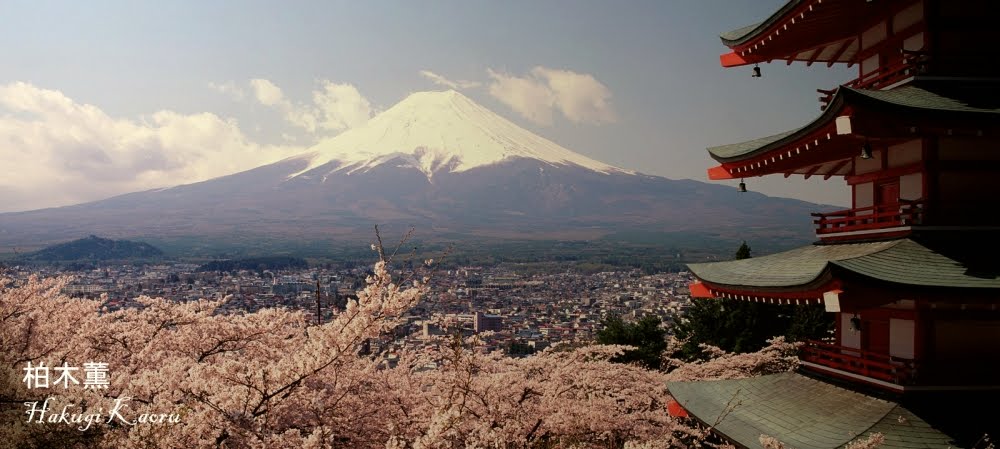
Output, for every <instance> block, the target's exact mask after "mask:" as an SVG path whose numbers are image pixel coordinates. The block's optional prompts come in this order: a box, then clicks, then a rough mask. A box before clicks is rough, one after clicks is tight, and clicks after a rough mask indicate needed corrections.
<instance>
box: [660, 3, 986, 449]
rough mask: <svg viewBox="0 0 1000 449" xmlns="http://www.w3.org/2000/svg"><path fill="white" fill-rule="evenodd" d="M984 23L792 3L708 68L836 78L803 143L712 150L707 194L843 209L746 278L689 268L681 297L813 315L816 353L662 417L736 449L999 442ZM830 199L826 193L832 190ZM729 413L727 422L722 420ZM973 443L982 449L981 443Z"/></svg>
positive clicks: (701, 386) (760, 260)
mask: <svg viewBox="0 0 1000 449" xmlns="http://www.w3.org/2000/svg"><path fill="white" fill-rule="evenodd" d="M991 8H992V6H991V4H990V3H989V2H986V1H963V0H949V1H944V0H790V1H788V3H787V4H785V5H784V6H782V7H781V8H780V9H779V10H778V11H776V12H774V13H773V14H771V15H770V16H769V17H767V18H766V19H765V20H764V21H763V22H761V23H759V24H756V25H751V26H748V27H744V28H740V29H738V30H734V31H732V32H729V33H725V34H723V35H722V36H721V37H722V41H723V43H724V44H725V45H726V46H727V47H729V49H730V51H729V52H728V53H726V54H723V55H722V56H721V63H722V65H723V66H724V67H747V66H751V68H750V70H748V74H747V75H748V76H747V78H748V82H749V80H750V79H751V77H760V76H766V73H762V72H761V70H760V66H759V64H765V63H770V62H778V61H784V62H786V63H787V64H792V63H793V62H795V61H800V62H803V63H804V64H805V65H813V64H826V65H827V66H828V67H830V66H832V65H834V64H847V65H848V66H849V67H851V66H856V67H857V74H858V76H857V78H856V79H854V80H851V81H849V82H848V83H846V84H844V85H841V86H837V87H836V88H833V89H818V90H817V91H818V92H819V94H820V102H821V103H820V109H821V111H822V112H821V113H820V114H819V117H818V118H816V119H815V120H813V121H811V122H809V123H807V124H805V125H804V126H802V127H801V128H798V129H795V130H791V131H787V132H783V133H781V134H777V135H773V136H770V137H764V138H760V139H755V140H751V141H748V142H743V143H737V144H732V145H726V146H721V147H715V148H709V149H708V151H709V153H710V155H711V157H712V158H713V159H715V160H716V161H718V162H719V165H718V166H715V167H712V168H710V169H709V170H708V175H709V178H710V179H713V180H724V179H732V180H735V179H740V180H741V181H740V184H739V190H740V191H746V188H747V184H746V183H745V179H747V178H753V177H758V176H767V175H771V176H776V175H783V176H785V177H788V176H792V175H803V176H804V177H805V178H810V177H814V176H815V177H819V176H822V178H823V179H824V180H830V179H831V178H835V179H836V181H837V182H840V180H839V179H837V178H842V179H843V180H844V181H846V183H847V184H848V185H849V186H850V187H851V192H852V197H851V204H852V207H851V208H849V209H846V210H841V211H836V212H828V213H814V214H813V217H814V224H815V226H816V228H815V229H816V237H817V241H816V242H815V243H814V244H812V245H809V246H806V247H802V248H798V249H794V250H791V251H787V252H783V253H778V254H772V255H768V256H764V257H756V258H752V259H746V260H739V261H731V262H718V263H704V264H690V269H691V271H692V273H693V274H694V275H695V277H696V281H695V282H693V283H692V284H691V294H692V296H693V297H714V298H718V297H723V298H731V299H735V300H744V301H757V302H768V303H775V304H785V305H789V306H790V307H794V306H795V305H802V304H823V305H824V306H825V308H826V311H827V312H828V313H832V314H835V316H836V320H835V322H836V332H835V335H834V337H833V338H832V339H831V340H830V341H823V342H819V341H815V342H809V343H807V344H806V345H805V346H804V347H803V348H802V350H801V354H800V359H801V366H800V369H799V370H798V371H797V372H796V373H784V374H778V375H772V376H763V377H758V378H751V379H743V380H738V381H718V382H687V383H672V384H671V385H670V386H669V388H670V391H671V393H672V394H673V395H674V397H675V399H676V401H677V403H678V404H677V405H680V406H681V407H683V409H684V410H685V411H684V413H686V414H690V415H691V416H694V417H695V418H697V419H699V420H701V421H703V422H706V423H708V424H713V423H714V424H715V425H714V431H715V432H716V433H717V434H719V435H720V436H723V437H725V438H727V439H729V440H730V441H732V442H734V443H735V444H736V445H738V446H741V447H761V443H760V442H759V440H758V439H759V437H760V435H762V434H765V435H769V436H772V437H775V438H777V439H778V440H780V441H783V442H785V443H786V444H787V445H789V446H791V447H796V448H806V447H814V448H821V447H831V448H832V447H840V446H843V445H845V444H847V443H848V442H849V441H851V440H852V439H854V438H856V437H858V436H862V435H866V434H868V433H869V432H882V433H883V434H884V435H885V438H886V443H885V444H886V446H887V447H948V446H951V447H972V446H976V445H977V444H978V445H985V443H983V440H981V438H982V435H983V433H985V432H989V431H992V432H994V433H991V435H990V436H992V437H996V436H997V434H996V433H995V431H996V428H997V427H998V425H997V423H996V420H995V419H994V418H993V417H995V415H996V413H995V412H992V411H985V410H987V408H988V407H989V405H990V401H992V400H994V399H995V398H996V391H997V389H998V388H1000V311H998V310H997V303H998V302H1000V263H998V260H1000V258H998V253H997V249H998V248H1000V246H998V242H1000V227H998V226H997V222H996V221H995V220H994V219H992V216H993V215H992V213H991V212H989V211H991V210H993V209H995V208H996V207H997V206H998V205H1000V197H998V196H997V195H994V194H993V192H994V191H995V187H996V180H997V179H1000V178H998V174H1000V165H998V162H1000V151H997V149H998V148H1000V126H998V125H1000V77H997V76H996V74H995V73H993V71H992V67H993V66H992V64H990V63H988V62H986V61H984V59H988V56H987V55H989V54H991V48H990V47H991V42H992V40H991V39H990V34H991V33H993V31H992V30H993V18H995V14H991V13H990V11H992V9H991ZM829 182H832V181H829ZM734 404H739V405H736V406H734V407H732V405H734ZM977 441H978V443H977Z"/></svg>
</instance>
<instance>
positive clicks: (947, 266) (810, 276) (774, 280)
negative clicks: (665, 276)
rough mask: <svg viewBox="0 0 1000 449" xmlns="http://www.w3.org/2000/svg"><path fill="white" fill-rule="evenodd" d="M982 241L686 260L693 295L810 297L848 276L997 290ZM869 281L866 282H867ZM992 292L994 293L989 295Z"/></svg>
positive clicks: (997, 278) (998, 276)
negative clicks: (694, 281)
mask: <svg viewBox="0 0 1000 449" xmlns="http://www.w3.org/2000/svg"><path fill="white" fill-rule="evenodd" d="M981 247H982V245H981V244H978V245H977V244H975V242H972V243H966V244H962V245H956V244H954V243H952V244H937V245H927V244H921V243H918V242H916V241H913V240H910V239H902V240H895V241H888V242H870V243H850V244H840V245H825V246H817V245H813V246H808V247H802V248H796V249H793V250H790V251H785V252H782V253H777V254H772V255H768V256H764V257H759V258H754V259H744V260H737V261H727V262H716V263H701V264H689V265H688V267H689V269H690V270H691V272H692V273H693V274H694V275H695V277H696V278H697V279H698V283H699V284H700V285H693V286H692V289H691V292H692V296H696V297H710V296H711V297H731V298H735V299H743V300H760V299H764V298H784V299H814V298H821V297H822V296H823V293H825V292H827V291H831V290H834V289H839V288H840V286H841V282H842V281H845V280H846V279H847V278H846V277H845V275H846V274H850V275H852V276H853V277H852V278H855V277H857V276H860V277H862V278H865V279H868V280H869V281H878V282H884V283H886V284H887V285H895V286H899V287H910V288H926V287H934V288H945V289H960V290H962V291H981V292H988V291H992V292H996V291H997V290H998V289H1000V263H997V262H996V261H994V260H992V259H991V258H984V257H983V256H982V254H981V252H980V251H977V249H981ZM869 281H866V283H867V282H869ZM994 294H995V293H994Z"/></svg>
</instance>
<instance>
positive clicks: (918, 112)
mask: <svg viewBox="0 0 1000 449" xmlns="http://www.w3.org/2000/svg"><path fill="white" fill-rule="evenodd" d="M855 111H866V112H871V113H873V114H887V113H891V114H893V115H894V116H895V117H897V118H903V119H915V118H919V117H926V118H930V119H933V120H938V121H940V120H941V119H944V120H953V121H964V120H967V119H970V118H973V119H977V120H979V119H985V120H987V121H990V122H992V123H994V125H993V126H995V122H996V116H997V115H998V114H1000V83H997V82H978V83H968V82H966V83H963V82H961V81H950V80H932V79H922V78H920V77H915V78H914V80H913V81H912V82H911V83H910V84H907V85H905V86H901V87H897V88H895V89H890V90H870V89H858V88H853V87H849V86H840V87H838V88H837V90H836V92H834V94H833V95H832V97H831V100H830V103H829V104H828V105H827V107H826V108H825V110H824V111H823V113H822V114H820V115H819V116H818V117H817V118H815V119H814V120H813V121H811V122H809V123H807V124H806V125H805V126H802V127H800V128H797V129H794V130H791V131H786V132H783V133H780V134H775V135H771V136H767V137H761V138H757V139H753V140H748V141H745V142H739V143H734V144H729V145H721V146H716V147H710V148H708V149H707V150H708V153H709V155H710V156H711V157H712V158H713V159H715V160H717V161H719V162H721V163H723V164H728V165H726V166H723V167H715V168H711V169H709V171H708V173H709V178H710V179H730V178H735V177H748V176H760V175H765V174H769V173H775V172H785V173H789V172H795V169H802V168H803V165H802V164H801V163H797V162H796V161H803V159H802V158H801V157H799V155H800V154H802V152H803V150H810V154H815V152H816V150H817V148H819V147H822V146H826V147H831V146H832V147H833V148H838V147H843V146H844V145H845V144H848V142H846V141H845V140H850V142H849V144H850V145H852V146H850V149H851V151H850V153H847V154H844V153H843V152H838V153H837V154H835V155H832V156H835V157H834V159H841V158H844V157H848V156H853V154H854V151H855V148H856V146H853V145H854V143H855V142H854V140H853V139H854V137H851V136H850V134H856V133H852V132H843V131H841V130H839V129H838V128H837V126H836V121H837V119H838V117H841V116H847V115H851V114H852V113H853V112H855ZM980 121H981V120H980ZM967 123H972V122H967ZM977 123H978V122H977ZM855 137H856V136H855ZM831 140H832V141H835V142H834V143H837V142H836V141H838V140H840V141H841V142H840V145H836V144H835V145H830V144H829V142H830V141H831ZM778 150H780V151H778ZM775 151H778V156H780V158H775V157H772V158H771V159H772V160H765V159H767V158H766V157H765V158H764V159H761V160H759V161H758V160H756V159H759V158H760V157H762V156H765V155H768V153H771V152H775ZM781 153H784V154H786V155H787V157H786V156H784V155H781ZM772 156H773V155H772ZM774 159H777V160H774ZM831 160H832V159H831ZM779 161H783V162H781V163H780V164H777V165H773V163H775V162H779ZM809 161H810V162H809V164H808V165H815V163H817V162H823V160H821V159H819V160H818V159H817V156H812V157H811V158H810V159H809ZM747 162H749V163H750V166H748V167H743V165H745V163H747ZM757 162H763V165H767V163H768V162H770V163H772V165H771V166H769V167H763V166H757V165H755V163H757ZM806 168H807V167H806ZM840 168H841V171H843V170H846V169H848V168H849V167H846V166H843V165H842V166H841V167H840ZM761 169H763V170H761ZM748 172H749V173H748ZM832 174H837V175H839V174H845V173H832Z"/></svg>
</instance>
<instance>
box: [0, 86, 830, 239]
mask: <svg viewBox="0 0 1000 449" xmlns="http://www.w3.org/2000/svg"><path fill="white" fill-rule="evenodd" d="M819 208H820V207H818V206H817V205H814V204H811V203H806V202H802V201H797V200H789V199H780V198H770V197H766V196H764V195H761V194H757V193H753V192H750V193H742V194H738V193H737V192H736V191H735V189H733V188H732V187H729V186H720V185H711V184H707V183H702V182H698V181H692V180H671V179H667V178H663V177H658V176H650V175H644V174H641V173H637V172H633V171H629V170H625V169H621V168H618V167H614V166H611V165H608V164H605V163H602V162H599V161H596V160H593V159H591V158H588V157H586V156H583V155H580V154H578V153H575V152H573V151H570V150H568V149H565V148H563V147H561V146H559V145H557V144H556V143H554V142H552V141H550V140H547V139H545V138H543V137H540V136H538V135H536V134H533V133H531V132H530V131H527V130H525V129H523V128H521V127H519V126H517V125H515V124H514V123H512V122H511V121H509V120H507V119H505V118H503V117H501V116H499V115H497V114H495V113H493V112H492V111H490V110H489V109H486V108H484V107H483V106H480V105H479V104H477V103H475V102H474V101H472V100H471V99H469V98H468V97H466V96H464V95H462V94H461V93H458V92H455V91H446V92H420V93H414V94H411V95H410V96H409V97H407V98H406V99H404V100H403V101H401V102H400V103H398V104H396V105H395V106H393V107H391V108H389V109H388V110H386V111H384V112H382V113H381V114H379V115H377V116H375V117H373V118H372V119H371V120H370V121H369V122H368V123H366V124H365V125H363V126H360V127H357V128H354V129H351V130H348V131H345V132H343V133H341V134H340V135H338V136H336V137H333V138H331V139H328V140H325V141H322V142H320V143H319V144H317V145H315V146H314V147H312V148H310V149H309V150H308V151H305V152H303V153H302V154H299V155H296V156H293V157H290V158H287V159H284V160H281V161H278V162H275V163H272V164H269V165H265V166H261V167H258V168H255V169H251V170H248V171H244V172H241V173H236V174H232V175H228V176H223V177H219V178H215V179H210V180H207V181H203V182H198V183H194V184H187V185H180V186H176V187H170V188H165V189H156V190H149V191H144V192H136V193H130V194H125V195H120V196H116V197H113V198H109V199H105V200H101V201H95V202H90V203H84V204H79V205H74V206H67V207H60V208H52V209H42V210H37V211H29V212H17V213H6V214H0V245H7V246H8V247H10V246H18V247H21V248H30V247H37V246H41V245H44V244H49V243H53V242H58V241H65V240H71V239H75V238H79V237H80V236H86V235H91V234H96V235H105V236H112V237H114V238H135V237H144V238H150V237H152V238H154V239H184V238H194V237H197V238H210V239H221V240H226V239H229V240H239V241H241V242H253V241H254V239H267V240H272V241H273V240H287V241H294V240H303V241H304V240H316V239H334V240H341V241H350V240H358V241H359V242H367V241H368V240H370V239H371V237H372V225H373V224H382V225H401V226H407V227H408V226H413V227H415V228H416V230H417V232H418V234H419V235H422V236H424V237H431V238H433V237H435V236H440V237H441V238H446V239H454V238H466V239H513V240H524V239H557V240H590V239H600V238H602V237H607V236H609V235H620V234H622V233H626V232H642V233H664V232H672V233H677V232H697V233H705V234H706V235H714V236H720V237H729V238H732V239H738V238H742V239H750V238H752V237H753V236H755V235H768V236H770V237H772V238H774V237H775V236H777V237H778V238H782V239H793V240H797V241H800V242H801V241H805V240H808V239H809V238H811V236H812V235H811V229H810V225H809V212H815V211H817V210H818V209H819ZM250 244H251V245H252V243H250Z"/></svg>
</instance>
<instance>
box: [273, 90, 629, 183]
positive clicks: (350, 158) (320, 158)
mask: <svg viewBox="0 0 1000 449" xmlns="http://www.w3.org/2000/svg"><path fill="white" fill-rule="evenodd" d="M512 158H527V159H534V160H538V161H542V162H546V163H548V164H551V165H553V166H565V165H577V166H581V167H584V168H588V169H591V170H594V171H598V172H602V173H627V171H626V170H622V169H620V168H617V167H612V166H610V165H607V164H605V163H603V162H598V161H595V160H593V159H590V158H588V157H586V156H583V155H580V154H577V153H574V152H572V151H570V150H567V149H565V148H563V147H561V146H559V145H557V144H556V143H554V142H552V141H550V140H548V139H545V138H542V137H540V136H538V135H536V134H533V133H531V132H530V131H527V130H525V129H523V128H521V127H519V126H517V125H515V124H514V123H512V122H511V121H509V120H507V119H505V118H503V117H501V116H499V115H497V114H495V113H493V111H490V110H489V109H486V108H484V107H482V106H480V105H478V104H476V103H475V102H473V101H472V100H470V99H469V98H468V97H466V96H465V95H462V94H461V93H458V92H456V91H454V90H449V91H445V92H417V93H414V94H411V95H410V96H409V97H407V98H406V99H404V100H403V101H401V102H399V103H398V104H396V105H395V106H393V107H392V108H389V109H388V110H386V111H385V112H383V113H381V114H379V115H378V116H376V117H374V118H372V119H371V120H370V121H369V122H368V123H366V124H365V125H363V126H361V127H358V128H355V129H351V130H348V131H346V132H344V133H343V134H340V135H338V136H337V137H334V138H332V139H329V140H327V141H325V142H322V143H320V144H319V145H317V146H316V147H315V148H313V149H312V150H310V151H309V152H307V153H305V154H303V155H299V156H295V157H294V158H293V159H304V160H308V161H309V165H308V167H306V169H305V170H303V172H305V171H308V170H312V169H314V168H317V167H320V166H323V165H327V164H330V163H331V162H336V164H335V165H334V166H331V167H330V168H334V169H335V170H337V169H339V170H341V171H347V172H348V173H353V172H356V171H358V170H365V169H371V168H372V167H375V166H378V165H381V164H383V163H385V162H387V161H390V160H393V159H399V160H401V161H403V162H405V163H408V164H409V165H412V166H413V167H414V168H418V169H419V170H420V171H421V172H423V173H424V174H425V175H427V176H428V178H430V177H432V176H433V174H434V173H436V172H438V171H441V170H445V171H448V172H462V171H467V170H470V169H472V168H475V167H481V166H484V165H490V164H495V163H498V162H501V161H504V160H508V159H512ZM303 172H300V173H296V174H295V175H300V174H302V173H303Z"/></svg>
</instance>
